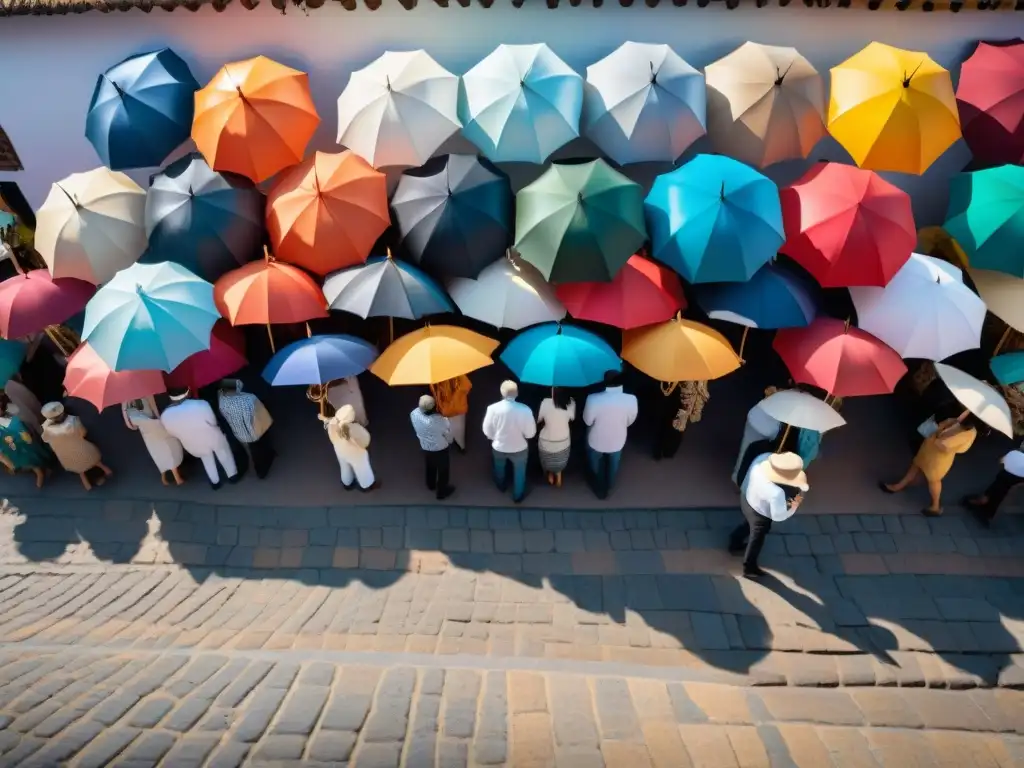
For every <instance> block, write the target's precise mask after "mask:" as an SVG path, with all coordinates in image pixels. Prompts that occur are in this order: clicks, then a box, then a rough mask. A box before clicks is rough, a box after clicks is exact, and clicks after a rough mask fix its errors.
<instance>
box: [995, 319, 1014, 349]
mask: <svg viewBox="0 0 1024 768" xmlns="http://www.w3.org/2000/svg"><path fill="white" fill-rule="evenodd" d="M1012 330H1013V329H1012V328H1011V327H1010V326H1006V330H1005V331H1003V335H1002V336H1000V337H999V343H998V344H996V348H995V349H993V350H992V356H993V357H995V356H996V355H998V354H999V350H1001V349H1002V348H1003V347H1004V346H1005V345H1006V342H1007V340H1008V339H1009V338H1010V331H1012Z"/></svg>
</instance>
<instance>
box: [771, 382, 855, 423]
mask: <svg viewBox="0 0 1024 768" xmlns="http://www.w3.org/2000/svg"><path fill="white" fill-rule="evenodd" d="M757 408H759V409H760V410H762V411H763V412H764V413H766V414H767V415H768V416H770V417H771V418H773V419H775V420H776V421H781V422H782V423H783V424H788V425H789V426H791V427H796V428H797V429H813V430H814V431H815V432H828V431H829V430H832V429H836V428H838V427H841V426H843V425H844V424H846V419H844V418H843V417H842V416H840V415H839V413H838V412H837V411H836V409H835V408H833V407H832V406H831V405H829V404H828V403H826V402H825V401H824V400H819V399H818V398H816V397H815V396H814V395H809V394H807V393H806V392H799V391H797V390H794V389H787V390H782V391H781V392H775V393H774V394H771V395H769V396H768V397H766V398H765V399H764V400H762V401H761V402H760V403H758V404H757Z"/></svg>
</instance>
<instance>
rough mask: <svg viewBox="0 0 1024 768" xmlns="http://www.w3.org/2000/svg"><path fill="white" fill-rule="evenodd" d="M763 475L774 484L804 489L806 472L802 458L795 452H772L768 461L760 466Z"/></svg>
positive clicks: (805, 488)
mask: <svg viewBox="0 0 1024 768" xmlns="http://www.w3.org/2000/svg"><path fill="white" fill-rule="evenodd" d="M760 470H761V472H762V473H763V474H764V476H765V477H766V478H767V479H768V480H770V481H771V482H773V483H775V484H776V485H791V486H793V487H795V488H799V489H800V490H801V491H806V490H808V489H809V488H810V486H809V485H808V484H807V474H806V473H805V472H804V460H803V459H801V458H800V457H799V456H798V455H797V454H795V453H773V454H772V455H771V456H769V457H768V461H766V462H765V463H764V464H762V465H761V466H760Z"/></svg>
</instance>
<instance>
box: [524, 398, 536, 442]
mask: <svg viewBox="0 0 1024 768" xmlns="http://www.w3.org/2000/svg"><path fill="white" fill-rule="evenodd" d="M522 414H523V417H522V422H523V437H525V438H526V439H527V440H529V439H530V438H531V437H533V436H534V435H536V434H537V422H535V421H534V420H533V411H531V410H530V409H529V408H528V407H527V406H525V405H524V406H523V409H522Z"/></svg>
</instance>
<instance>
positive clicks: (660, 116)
mask: <svg viewBox="0 0 1024 768" xmlns="http://www.w3.org/2000/svg"><path fill="white" fill-rule="evenodd" d="M705 127H706V122H705V94H704V78H703V77H702V76H701V74H700V72H698V71H697V70H696V69H694V68H693V67H691V66H690V65H689V64H687V63H686V62H685V61H683V59H682V58H681V57H680V56H679V54H677V53H676V52H675V51H673V50H672V49H671V48H669V47H668V46H667V45H657V44H653V43H632V42H627V43H623V44H622V45H620V46H619V47H618V48H616V49H615V50H614V51H613V52H612V53H610V54H609V55H607V56H605V57H604V58H603V59H601V60H600V61H598V62H597V63H596V64H592V65H591V66H589V67H587V87H586V90H585V91H584V99H583V133H584V135H585V136H586V137H587V138H588V139H590V140H591V141H593V142H594V144H596V145H597V146H598V147H599V148H600V149H601V152H603V153H604V154H606V155H608V157H610V158H611V159H612V160H614V161H615V162H616V163H618V164H619V165H626V164H627V163H644V162H666V163H674V162H675V161H676V160H677V159H678V158H679V156H680V155H682V154H683V152H685V151H686V148H687V147H689V146H690V145H691V144H692V143H693V142H694V141H696V140H697V139H699V138H700V137H701V136H703V135H704V133H705Z"/></svg>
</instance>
